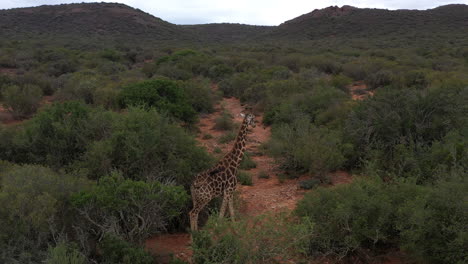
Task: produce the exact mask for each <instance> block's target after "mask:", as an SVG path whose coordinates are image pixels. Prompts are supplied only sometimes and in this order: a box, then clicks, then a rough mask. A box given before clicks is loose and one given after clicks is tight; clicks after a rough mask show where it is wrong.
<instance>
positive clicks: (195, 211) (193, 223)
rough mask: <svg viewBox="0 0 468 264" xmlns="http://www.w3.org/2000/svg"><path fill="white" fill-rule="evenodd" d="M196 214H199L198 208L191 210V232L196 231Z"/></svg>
mask: <svg viewBox="0 0 468 264" xmlns="http://www.w3.org/2000/svg"><path fill="white" fill-rule="evenodd" d="M198 213H200V210H199V209H198V208H193V209H192V211H190V213H189V215H190V229H191V230H192V231H197V230H198Z"/></svg>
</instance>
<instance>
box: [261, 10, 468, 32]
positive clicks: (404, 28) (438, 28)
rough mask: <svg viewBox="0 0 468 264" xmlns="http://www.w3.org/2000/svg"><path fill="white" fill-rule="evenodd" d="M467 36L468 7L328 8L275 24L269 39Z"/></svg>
mask: <svg viewBox="0 0 468 264" xmlns="http://www.w3.org/2000/svg"><path fill="white" fill-rule="evenodd" d="M446 33H450V34H452V33H453V34H464V35H467V34H468V6H467V5H447V6H441V7H438V8H435V9H429V10H423V11H421V10H385V9H368V8H364V9H361V8H355V7H351V6H343V7H337V6H332V7H328V8H325V9H321V10H314V11H312V12H310V13H308V14H304V15H302V16H299V17H297V18H294V19H292V20H289V21H286V22H284V23H283V24H281V25H279V26H278V27H277V28H275V30H274V31H273V32H272V33H271V34H270V37H271V38H280V39H301V40H314V39H319V38H328V37H346V38H356V37H359V38H372V37H380V36H386V37H389V36H428V35H433V34H446Z"/></svg>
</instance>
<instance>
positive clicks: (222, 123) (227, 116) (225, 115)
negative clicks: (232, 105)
mask: <svg viewBox="0 0 468 264" xmlns="http://www.w3.org/2000/svg"><path fill="white" fill-rule="evenodd" d="M232 119H233V118H232V115H231V113H229V112H228V111H226V110H224V111H223V112H222V113H221V116H220V117H218V118H216V120H215V125H214V128H215V129H217V130H232V129H234V122H233V121H232Z"/></svg>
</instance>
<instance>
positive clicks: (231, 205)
mask: <svg viewBox="0 0 468 264" xmlns="http://www.w3.org/2000/svg"><path fill="white" fill-rule="evenodd" d="M229 215H231V220H232V221H234V197H233V195H232V194H231V195H230V198H229Z"/></svg>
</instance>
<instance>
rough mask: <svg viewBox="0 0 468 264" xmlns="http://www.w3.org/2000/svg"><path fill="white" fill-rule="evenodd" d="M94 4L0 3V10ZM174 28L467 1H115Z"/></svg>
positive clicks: (270, 21)
mask: <svg viewBox="0 0 468 264" xmlns="http://www.w3.org/2000/svg"><path fill="white" fill-rule="evenodd" d="M73 2H97V0H94V1H90V0H75V1H73V0H72V1H70V0H0V9H5V8H15V7H29V6H38V5H44V4H61V3H73ZM112 2H119V3H124V4H127V5H129V6H132V7H135V8H139V9H141V10H143V11H145V12H148V13H150V14H152V15H154V16H156V17H160V18H162V19H164V20H166V21H169V22H171V23H175V24H202V23H218V22H230V23H244V24H252V25H278V24H280V23H282V22H284V21H286V20H289V19H292V18H295V17H297V16H300V15H302V14H305V13H309V12H310V11H312V10H314V9H317V8H324V7H327V6H331V5H337V6H342V5H352V6H356V7H370V8H386V9H428V8H434V7H437V6H440V5H446V4H451V3H459V4H468V0H230V1H225V0H115V1H112Z"/></svg>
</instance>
